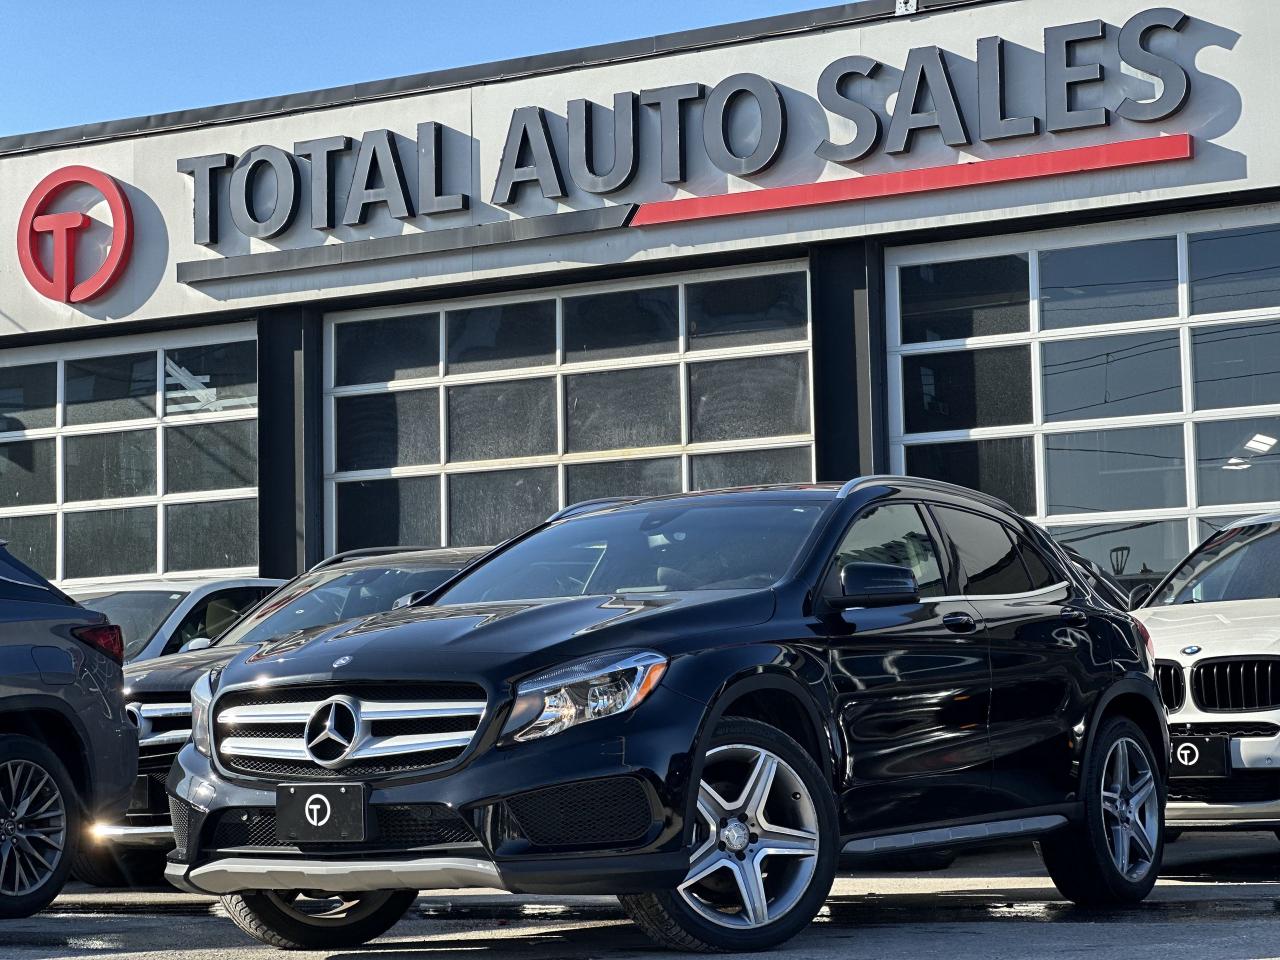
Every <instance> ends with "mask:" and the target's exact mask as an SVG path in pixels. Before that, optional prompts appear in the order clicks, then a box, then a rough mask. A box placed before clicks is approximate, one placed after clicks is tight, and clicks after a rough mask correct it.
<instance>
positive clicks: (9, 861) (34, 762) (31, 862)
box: [0, 736, 80, 917]
mask: <svg viewBox="0 0 1280 960" xmlns="http://www.w3.org/2000/svg"><path fill="white" fill-rule="evenodd" d="M79 831H80V801H79V799H78V798H77V797H76V791H75V787H74V785H73V784H72V782H71V777H70V775H69V774H68V773H67V768H66V767H65V766H63V764H62V761H61V760H59V759H58V757H57V756H56V755H55V754H54V752H53V751H52V750H50V749H49V748H48V747H46V746H45V745H44V744H42V743H40V742H39V741H37V740H32V739H31V738H30V737H19V736H0V917H29V916H31V915H32V914H33V913H36V912H38V911H40V910H43V909H44V908H45V907H47V906H48V905H49V904H50V903H51V902H52V901H53V898H54V897H56V896H57V895H58V893H59V892H60V891H61V890H62V886H63V884H65V883H66V882H67V875H68V874H69V873H70V872H71V861H72V858H73V857H74V856H75V850H76V838H77V837H78V836H79Z"/></svg>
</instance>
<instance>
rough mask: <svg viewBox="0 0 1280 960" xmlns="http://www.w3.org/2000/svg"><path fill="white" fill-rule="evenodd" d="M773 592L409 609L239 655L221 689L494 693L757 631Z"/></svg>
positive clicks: (769, 613)
mask: <svg viewBox="0 0 1280 960" xmlns="http://www.w3.org/2000/svg"><path fill="white" fill-rule="evenodd" d="M773 610H774V596H773V591H772V590H757V591H744V590H716V591H711V590H704V591H691V592H688V593H664V594H651V593H645V594H624V595H619V596H592V597H568V598H560V599H553V600H529V601H512V602H503V603H486V604H459V605H455V606H445V607H408V608H404V609H401V610H395V611H392V612H389V613H381V614H377V615H375V616H371V617H366V618H364V619H362V620H352V621H347V622H346V623H341V624H335V625H332V626H329V627H326V628H323V629H321V630H317V631H310V632H307V633H304V634H300V635H298V636H295V637H289V638H286V639H283V640H279V641H276V642H274V643H267V644H263V645H262V647H261V648H258V649H254V650H251V651H245V652H244V653H241V655H240V656H238V657H237V658H236V659H235V661H233V662H232V663H231V664H230V666H228V667H227V669H226V670H225V671H224V673H223V679H222V683H223V684H224V685H225V684H238V683H246V682H259V683H261V682H271V681H273V680H278V679H286V678H287V679H291V680H296V681H298V682H315V681H321V680H344V679H345V680H367V681H383V682H388V681H389V682H395V681H402V680H406V679H410V680H411V679H417V678H422V679H432V680H462V679H467V680H473V681H479V682H481V683H483V684H484V685H486V686H488V687H489V688H490V689H494V690H496V689H500V688H501V687H503V686H505V685H506V684H508V683H509V682H510V681H511V680H514V679H516V678H518V677H521V676H524V675H527V674H529V673H531V672H534V671H536V670H541V669H544V668H546V667H550V666H555V665H557V664H560V663H565V662H567V661H569V660H574V659H577V658H579V657H585V656H591V655H593V654H596V653H601V652H605V651H609V650H633V649H639V648H645V649H658V650H659V651H661V652H665V653H667V654H675V653H679V652H681V651H682V649H684V646H683V644H685V643H687V642H688V641H690V640H692V639H693V638H695V637H698V636H703V635H706V634H707V633H711V632H715V631H719V630H724V629H731V628H733V627H743V626H748V625H751V624H755V623H761V622H763V621H765V620H767V619H769V617H771V616H772V615H773Z"/></svg>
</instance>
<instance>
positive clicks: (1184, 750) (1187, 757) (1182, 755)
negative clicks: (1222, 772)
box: [1176, 743, 1200, 767]
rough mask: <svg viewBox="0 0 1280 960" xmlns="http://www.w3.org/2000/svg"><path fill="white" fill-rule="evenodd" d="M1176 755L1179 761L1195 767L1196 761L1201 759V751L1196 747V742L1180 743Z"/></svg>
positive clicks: (1186, 765)
mask: <svg viewBox="0 0 1280 960" xmlns="http://www.w3.org/2000/svg"><path fill="white" fill-rule="evenodd" d="M1176 756H1177V758H1178V762H1179V763H1180V764H1182V765H1183V766H1184V767H1194V766H1195V765H1196V761H1197V760H1199V759H1200V751H1199V750H1197V749H1196V748H1195V744H1191V743H1180V744H1178V752H1177V754H1176Z"/></svg>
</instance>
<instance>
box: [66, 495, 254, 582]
mask: <svg viewBox="0 0 1280 960" xmlns="http://www.w3.org/2000/svg"><path fill="white" fill-rule="evenodd" d="M63 534H64V537H65V553H66V556H65V557H64V559H63V564H64V566H65V573H66V576H67V577H68V578H69V579H86V578H94V577H116V576H125V575H127V574H131V573H155V572H156V508H155V507H129V508H128V509H125V510H90V511H87V512H83V513H81V512H75V513H68V514H65V515H64V517H63ZM254 542H255V543H256V542H257V540H256V538H255V540H254Z"/></svg>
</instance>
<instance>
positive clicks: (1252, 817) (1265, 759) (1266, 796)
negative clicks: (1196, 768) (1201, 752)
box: [1165, 708, 1280, 829]
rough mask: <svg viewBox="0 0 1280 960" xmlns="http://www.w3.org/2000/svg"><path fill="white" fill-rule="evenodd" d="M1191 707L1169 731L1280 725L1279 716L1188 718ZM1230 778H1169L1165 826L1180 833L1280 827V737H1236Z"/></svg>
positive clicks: (1175, 734) (1253, 714)
mask: <svg viewBox="0 0 1280 960" xmlns="http://www.w3.org/2000/svg"><path fill="white" fill-rule="evenodd" d="M1189 713H1190V708H1188V709H1187V710H1183V711H1180V712H1179V713H1178V714H1175V715H1174V717H1172V718H1171V720H1170V733H1171V734H1172V735H1173V736H1175V737H1176V736H1178V735H1179V734H1180V733H1186V732H1188V726H1187V725H1188V724H1194V725H1195V727H1197V728H1199V729H1200V730H1205V729H1207V728H1208V727H1209V726H1210V725H1213V726H1218V727H1219V729H1221V730H1223V731H1224V732H1225V731H1230V730H1231V728H1232V727H1233V726H1235V727H1237V728H1239V727H1241V726H1245V727H1247V725H1249V724H1259V723H1263V724H1265V723H1280V714H1276V713H1274V712H1268V713H1264V714H1258V713H1249V714H1227V715H1223V714H1203V715H1200V716H1198V717H1195V718H1189V716H1188V714H1189ZM1230 760H1231V775H1230V776H1228V777H1225V778H1199V777H1191V778H1183V777H1172V778H1171V779H1170V780H1169V799H1168V802H1167V804H1166V806H1165V822H1166V823H1167V824H1168V825H1169V826H1170V827H1173V828H1176V829H1269V828H1272V827H1280V733H1277V734H1275V735H1272V736H1262V737H1257V736H1233V737H1232V738H1231V749H1230Z"/></svg>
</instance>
